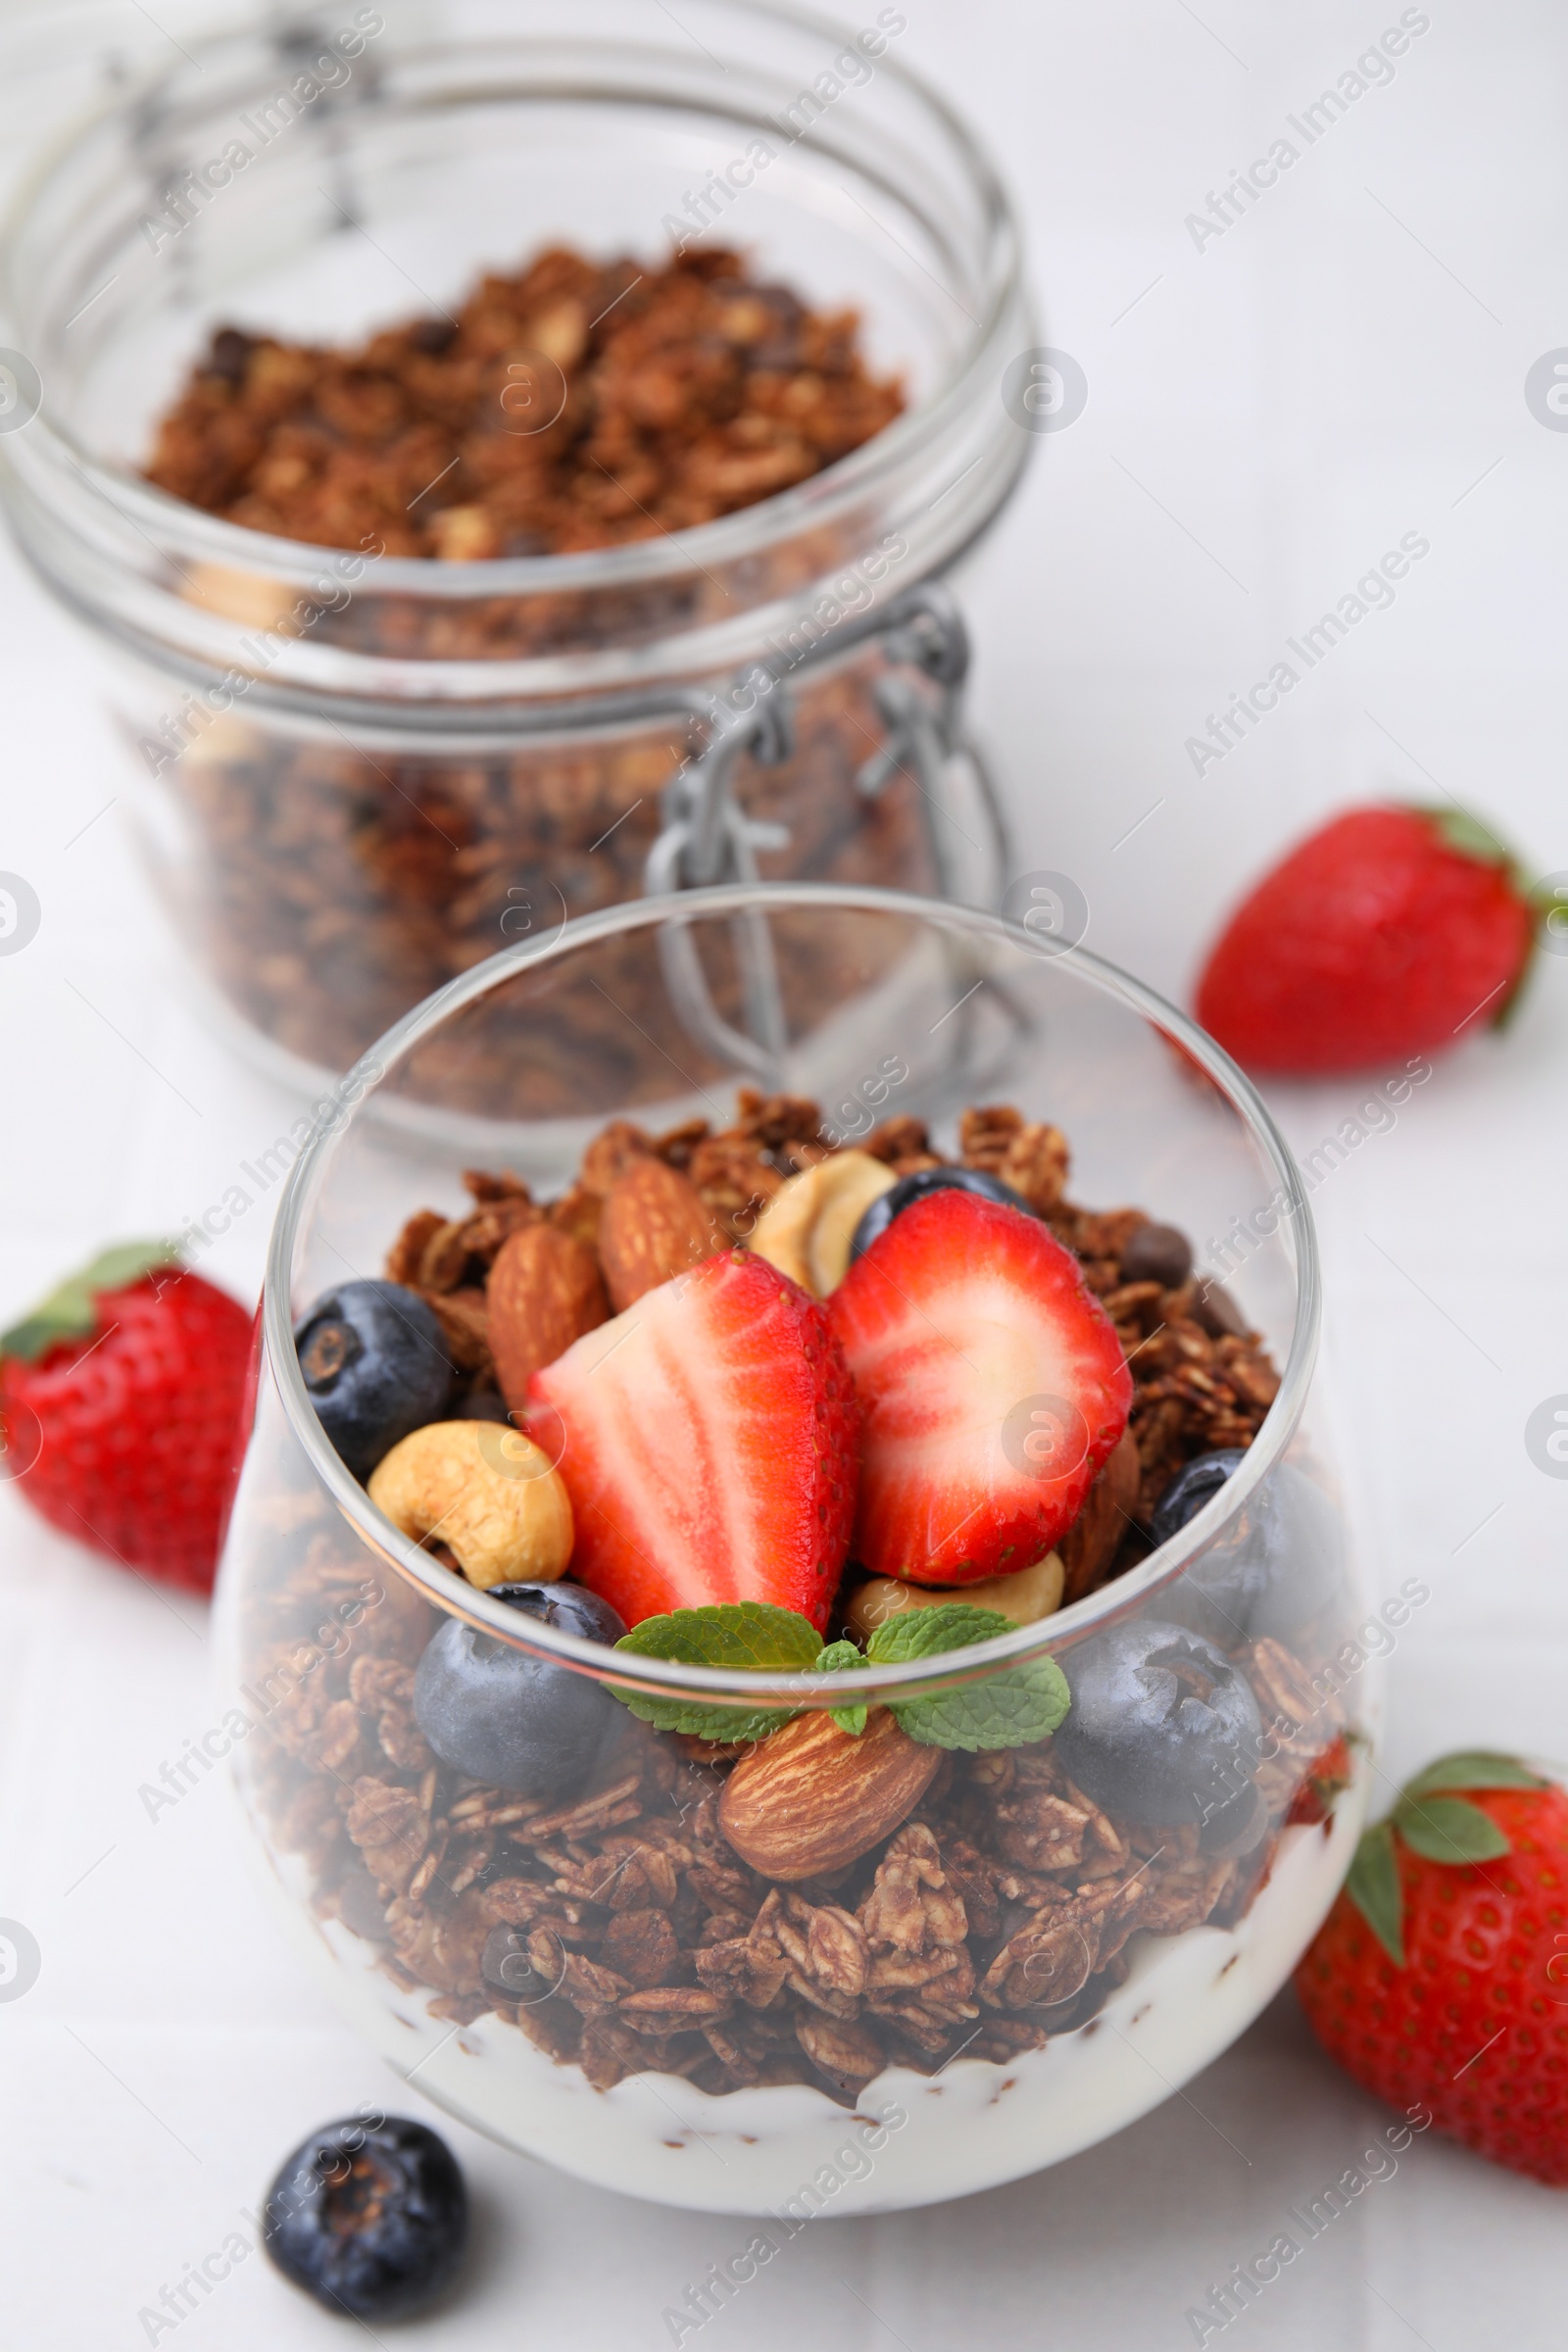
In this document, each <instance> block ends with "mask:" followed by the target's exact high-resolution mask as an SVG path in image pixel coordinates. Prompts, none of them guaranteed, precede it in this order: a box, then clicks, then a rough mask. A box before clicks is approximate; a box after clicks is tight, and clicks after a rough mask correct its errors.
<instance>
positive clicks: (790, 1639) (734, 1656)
mask: <svg viewBox="0 0 1568 2352" xmlns="http://www.w3.org/2000/svg"><path fill="white" fill-rule="evenodd" d="M615 1647H616V1648H617V1649H626V1650H630V1652H631V1654H632V1656H633V1657H637V1658H672V1659H674V1660H675V1661H676V1662H677V1663H678V1664H680V1665H682V1666H725V1667H730V1668H735V1667H739V1668H741V1669H742V1670H743V1671H746V1672H750V1673H769V1672H771V1673H788V1672H790V1671H791V1670H792V1669H793V1670H794V1671H795V1672H797V1673H809V1670H810V1669H811V1667H813V1666H814V1665H815V1664H816V1661H817V1656H818V1653H819V1652H820V1650H821V1647H822V1637H821V1635H820V1634H819V1633H818V1632H817V1630H816V1628H815V1626H814V1625H812V1624H811V1622H810V1620H809V1618H806V1617H801V1616H798V1615H797V1614H796V1612H795V1610H794V1609H775V1608H773V1607H772V1606H771V1605H770V1604H769V1603H768V1602H767V1601H762V1600H726V1601H715V1602H714V1603H713V1604H712V1605H711V1607H709V1608H706V1609H672V1610H671V1611H670V1613H669V1615H668V1616H667V1617H645V1618H644V1619H643V1621H642V1623H641V1625H637V1626H633V1628H632V1630H631V1632H630V1633H629V1634H623V1635H622V1636H621V1638H620V1640H619V1641H618V1642H616V1643H615Z"/></svg>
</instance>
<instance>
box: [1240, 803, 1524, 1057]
mask: <svg viewBox="0 0 1568 2352" xmlns="http://www.w3.org/2000/svg"><path fill="white" fill-rule="evenodd" d="M1535 920H1536V910H1535V908H1534V907H1533V906H1532V903H1531V900H1530V898H1529V896H1528V894H1527V892H1526V889H1525V887H1524V884H1523V881H1522V879H1521V876H1520V873H1519V870H1518V868H1517V866H1516V865H1515V863H1514V860H1513V858H1511V857H1510V856H1509V853H1508V852H1507V851H1506V850H1505V849H1504V848H1503V847H1502V845H1501V844H1500V843H1499V842H1497V841H1496V840H1495V838H1494V837H1493V835H1492V834H1490V833H1489V832H1488V831H1487V830H1486V828H1485V826H1483V825H1481V824H1479V823H1477V821H1476V820H1475V819H1474V818H1473V817H1469V816H1466V815H1465V814H1464V812H1463V811H1462V810H1460V809H1401V808H1381V809H1349V810H1348V811H1347V813H1346V814H1345V815H1344V816H1337V817H1335V819H1334V820H1333V822H1332V823H1331V824H1327V825H1325V826H1324V827H1323V828H1322V830H1321V831H1320V832H1317V833H1313V834H1312V835H1310V836H1309V838H1308V839H1307V840H1305V841H1303V842H1301V843H1300V844H1299V846H1298V847H1297V848H1296V849H1294V850H1293V851H1292V852H1291V854H1290V856H1289V857H1288V858H1286V859H1285V860H1284V862H1283V863H1282V864H1280V865H1277V866H1276V867H1275V868H1274V870H1273V872H1272V873H1269V874H1265V876H1264V877H1263V880H1262V881H1261V882H1260V883H1259V884H1258V885H1257V887H1256V889H1255V890H1254V891H1253V892H1252V893H1251V895H1250V898H1248V899H1246V900H1244V901H1243V903H1242V905H1241V906H1240V907H1238V908H1237V910H1236V912H1235V913H1234V914H1233V915H1232V916H1231V919H1230V921H1229V923H1228V924H1227V925H1226V927H1225V929H1224V931H1223V932H1222V933H1221V935H1220V938H1219V940H1218V942H1217V944H1216V945H1215V947H1214V949H1213V950H1212V952H1211V954H1210V956H1209V958H1208V961H1207V963H1206V965H1205V966H1204V968H1203V973H1202V977H1201V980H1200V981H1199V984H1198V1017H1199V1019H1200V1020H1201V1022H1202V1024H1203V1026H1204V1028H1205V1029H1207V1030H1208V1031H1209V1032H1210V1034H1211V1035H1212V1036H1214V1037H1216V1038H1217V1039H1218V1040H1219V1042H1220V1044H1221V1045H1222V1046H1223V1047H1224V1048H1225V1050H1226V1052H1227V1053H1229V1054H1234V1055H1235V1056H1236V1059H1237V1060H1238V1061H1239V1062H1240V1063H1241V1064H1242V1066H1243V1067H1244V1068H1245V1069H1249V1070H1277V1071H1281V1072H1285V1073H1289V1074H1293V1075H1297V1076H1307V1075H1311V1074H1314V1073H1318V1072H1324V1071H1345V1070H1360V1069H1365V1068H1367V1067H1369V1066H1370V1065H1372V1064H1374V1063H1377V1062H1385V1061H1393V1060H1398V1059H1407V1058H1408V1057H1409V1056H1411V1055H1412V1054H1432V1053H1438V1052H1441V1051H1443V1050H1444V1049H1445V1048H1446V1047H1448V1046H1451V1045H1452V1044H1453V1043H1454V1041H1455V1039H1456V1038H1458V1037H1459V1036H1461V1035H1462V1034H1463V1032H1464V1031H1466V1030H1468V1029H1470V1028H1473V1027H1475V1026H1476V1025H1478V1024H1481V1023H1491V1024H1493V1025H1494V1026H1495V1024H1496V1022H1497V1021H1498V1020H1499V1019H1500V1018H1501V1016H1502V1014H1503V1013H1504V1012H1505V1011H1506V1009H1507V1008H1508V1005H1510V1003H1511V1002H1512V1000H1513V998H1514V996H1515V994H1516V992H1517V990H1518V986H1519V983H1520V981H1521V979H1522V978H1523V976H1524V971H1525V966H1526V964H1527V963H1528V961H1529V959H1530V952H1531V947H1532V944H1533V941H1534V935H1535Z"/></svg>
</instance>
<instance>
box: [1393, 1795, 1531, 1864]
mask: <svg viewBox="0 0 1568 2352" xmlns="http://www.w3.org/2000/svg"><path fill="white" fill-rule="evenodd" d="M1394 1826H1395V1828H1396V1829H1397V1831H1398V1833H1399V1836H1400V1837H1401V1838H1403V1839H1404V1842H1405V1844H1406V1845H1407V1846H1408V1847H1409V1848H1410V1851H1411V1852H1412V1853H1413V1854H1419V1855H1420V1856H1421V1857H1422V1859H1423V1861H1427V1862H1495V1860H1496V1859H1497V1857H1498V1855H1499V1854H1506V1853H1508V1852H1509V1851H1510V1850H1511V1849H1510V1847H1509V1844H1508V1840H1507V1838H1506V1837H1505V1836H1504V1834H1503V1832H1502V1831H1501V1830H1499V1829H1498V1827H1497V1825H1496V1823H1495V1821H1494V1820H1493V1818H1492V1816H1491V1814H1490V1813H1483V1812H1482V1810H1481V1807H1480V1806H1479V1805H1472V1804H1471V1803H1470V1802H1469V1801H1468V1800H1467V1799H1466V1798H1465V1797H1462V1796H1431V1797H1427V1798H1426V1799H1425V1800H1424V1801H1412V1800H1411V1799H1410V1798H1409V1797H1401V1798H1400V1800H1399V1802H1398V1804H1397V1806H1396V1808H1395V1813H1394Z"/></svg>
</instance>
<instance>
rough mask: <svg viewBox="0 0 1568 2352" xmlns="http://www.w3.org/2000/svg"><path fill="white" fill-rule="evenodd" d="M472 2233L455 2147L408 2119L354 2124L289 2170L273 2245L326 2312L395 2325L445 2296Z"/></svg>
mask: <svg viewBox="0 0 1568 2352" xmlns="http://www.w3.org/2000/svg"><path fill="white" fill-rule="evenodd" d="M467 2234H468V2192H467V2189H466V2186H465V2185H464V2180H463V2175H462V2173H461V2172H460V2170H459V2169H458V2161H457V2158H456V2157H455V2156H454V2155H453V2153H452V2151H451V2149H450V2148H449V2147H448V2146H447V2144H446V2141H445V2140H444V2139H439V2138H437V2136H436V2134H435V2133H434V2132H433V2131H427V2130H426V2128H425V2126H424V2125H423V2124H416V2123H411V2122H409V2121H408V2119H407V2118H406V2117H404V2116H398V2115H389V2116H382V2117H380V2118H378V2119H377V2120H375V2121H373V2122H366V2121H365V2120H364V2119H363V2118H361V2117H357V2116H350V2117H348V2118H347V2119H346V2120H345V2121H344V2122H342V2123H340V2124H327V2125H325V2126H324V2127H323V2129H322V2130H321V2131H313V2132H312V2134H311V2136H310V2138H309V2139H307V2140H303V2141H302V2142H301V2143H300V2145H299V2146H298V2147H297V2148H296V2149H295V2151H294V2153H293V2155H292V2156H291V2157H290V2158H289V2159H288V2161H287V2163H286V2164H285V2165H284V2166H283V2168H282V2170H281V2172H280V2173H279V2174H278V2176H277V2178H276V2180H274V2181H273V2182H272V2185H271V2187H270V2190H269V2191H268V2197H267V2230H266V2236H265V2238H264V2240H263V2243H264V2244H265V2245H266V2248H267V2251H268V2253H269V2254H270V2256H271V2258H272V2260H273V2262H275V2263H276V2265H277V2267H278V2269H279V2270H280V2271H281V2272H282V2273H283V2276H284V2277H285V2278H291V2279H292V2280H293V2281H294V2284H295V2285H296V2286H302V2287H304V2289H305V2291H306V2293H307V2294H308V2295H314V2296H315V2298H316V2300H317V2302H318V2303H320V2304H322V2305H324V2307H325V2308H326V2310H328V2311H331V2312H335V2313H337V2315H338V2316H339V2317H340V2318H342V2317H345V2316H346V2317H348V2318H350V2319H355V2320H395V2319H402V2318H403V2317H404V2316H405V2315H406V2314H408V2313H410V2312H414V2311H418V2310H421V2309H422V2308H423V2307H424V2305H425V2304H427V2303H429V2302H431V2301H433V2300H434V2298H435V2297H436V2296H437V2295H438V2294H440V2293H441V2291H442V2289H443V2288H444V2287H445V2286H446V2285H447V2284H448V2283H449V2281H450V2280H451V2278H452V2275H453V2273H454V2272H455V2271H456V2269H457V2267H458V2263H459V2260H460V2258H461V2256H462V2253H463V2249H464V2245H465V2243H466V2238H467Z"/></svg>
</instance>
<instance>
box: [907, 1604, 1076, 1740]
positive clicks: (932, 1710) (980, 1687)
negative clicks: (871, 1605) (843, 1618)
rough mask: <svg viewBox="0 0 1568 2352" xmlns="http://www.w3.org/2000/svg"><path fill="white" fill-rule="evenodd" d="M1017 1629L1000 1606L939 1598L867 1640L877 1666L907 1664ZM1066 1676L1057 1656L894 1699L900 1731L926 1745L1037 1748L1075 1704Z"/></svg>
mask: <svg viewBox="0 0 1568 2352" xmlns="http://www.w3.org/2000/svg"><path fill="white" fill-rule="evenodd" d="M1015 1630H1016V1629H1015V1627H1014V1626H1013V1623H1012V1620H1011V1618H1010V1617H1004V1616H1003V1615H1002V1613H1001V1611H1000V1610H998V1609H977V1608H976V1607H975V1606H974V1604H973V1603H972V1602H971V1601H961V1600H960V1601H947V1600H945V1601H939V1602H938V1603H937V1605H936V1606H935V1607H934V1608H929V1609H903V1610H901V1611H900V1613H899V1615H898V1616H896V1617H889V1618H887V1619H886V1620H885V1622H884V1623H883V1624H881V1625H879V1626H878V1627H877V1628H876V1630H875V1632H874V1633H873V1634H872V1636H871V1639H870V1641H869V1642H867V1643H866V1653H865V1654H866V1657H867V1659H868V1660H869V1662H870V1663H871V1664H872V1665H873V1666H904V1665H907V1664H908V1662H909V1661H910V1660H911V1659H913V1658H932V1657H940V1656H942V1655H943V1654H944V1653H945V1652H946V1651H949V1650H956V1649H968V1648H970V1647H972V1645H973V1644H974V1643H975V1642H991V1641H994V1640H995V1639H996V1637H997V1636H998V1635H999V1634H1010V1633H1012V1632H1014V1631H1015ZM1071 1703H1072V1702H1071V1694H1070V1692H1069V1691H1068V1689H1067V1682H1066V1677H1065V1676H1064V1675H1063V1673H1062V1671H1061V1668H1060V1667H1059V1666H1058V1665H1057V1664H1056V1661H1055V1659H1054V1658H1031V1659H1029V1660H1028V1661H1027V1662H1025V1663H1023V1664H1020V1665H1017V1666H1004V1667H1001V1668H999V1669H998V1670H997V1672H996V1673H994V1674H988V1675H987V1676H985V1678H984V1680H983V1681H979V1682H974V1683H967V1684H963V1685H960V1686H958V1687H956V1688H955V1689H953V1690H951V1691H934V1692H930V1693H926V1692H922V1693H921V1695H920V1696H919V1697H918V1698H914V1697H910V1698H890V1699H889V1701H888V1704H889V1705H890V1706H891V1708H892V1710H893V1713H894V1715H895V1716H896V1717H897V1718H898V1722H899V1726H900V1728H901V1730H903V1731H905V1732H907V1734H908V1736H909V1738H910V1739H911V1740H919V1741H920V1742H921V1743H922V1745H924V1746H927V1747H961V1748H966V1749H968V1750H969V1752H970V1753H971V1754H973V1753H976V1752H979V1751H982V1750H985V1749H989V1748H997V1747H1032V1746H1034V1745H1035V1743H1036V1742H1037V1741H1038V1740H1047V1739H1049V1738H1050V1737H1051V1734H1052V1733H1053V1732H1054V1730H1055V1728H1056V1726H1057V1724H1058V1723H1060V1721H1061V1719H1062V1717H1063V1716H1064V1715H1065V1714H1066V1712H1067V1709H1068V1707H1069V1706H1070V1704H1071Z"/></svg>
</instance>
